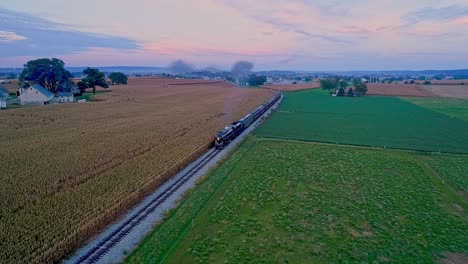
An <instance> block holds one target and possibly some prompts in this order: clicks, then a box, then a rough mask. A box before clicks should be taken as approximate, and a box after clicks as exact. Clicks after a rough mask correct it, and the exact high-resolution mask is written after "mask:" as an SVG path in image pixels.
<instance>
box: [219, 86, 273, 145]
mask: <svg viewBox="0 0 468 264" xmlns="http://www.w3.org/2000/svg"><path fill="white" fill-rule="evenodd" d="M280 98H281V93H280V92H277V93H276V94H275V95H274V96H273V97H272V98H271V99H270V100H268V101H267V102H265V103H264V104H262V105H261V106H259V107H257V109H255V110H254V111H253V112H251V113H249V114H247V115H246V116H244V117H243V118H242V119H240V120H239V121H236V122H234V123H232V124H230V125H229V126H227V127H225V128H224V129H223V130H221V131H220V132H219V133H218V134H216V136H215V147H216V149H222V148H224V147H225V146H226V145H228V144H229V143H230V142H231V141H232V140H234V139H235V138H236V137H237V136H238V135H240V134H241V133H242V132H243V131H244V130H245V129H247V128H248V127H249V126H250V125H251V124H252V123H253V122H254V121H255V120H257V119H258V118H259V117H261V116H262V115H263V114H264V113H265V112H266V111H267V110H268V109H270V107H271V106H272V105H274V104H275V103H276V102H278V100H279V99H280Z"/></svg>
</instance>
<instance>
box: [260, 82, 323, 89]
mask: <svg viewBox="0 0 468 264" xmlns="http://www.w3.org/2000/svg"><path fill="white" fill-rule="evenodd" d="M261 87H264V88H267V89H272V90H275V91H288V92H292V91H301V90H308V89H317V88H320V83H319V82H318V81H313V82H308V83H300V84H269V85H263V86H261Z"/></svg>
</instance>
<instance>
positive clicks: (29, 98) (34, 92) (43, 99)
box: [19, 84, 54, 105]
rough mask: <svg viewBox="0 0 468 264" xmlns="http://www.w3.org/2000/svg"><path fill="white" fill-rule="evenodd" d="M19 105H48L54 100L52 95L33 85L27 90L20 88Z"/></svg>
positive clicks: (44, 89)
mask: <svg viewBox="0 0 468 264" xmlns="http://www.w3.org/2000/svg"><path fill="white" fill-rule="evenodd" d="M19 92H20V95H19V99H20V103H21V105H27V104H39V105H44V104H48V103H50V102H51V101H52V99H54V94H53V93H51V92H50V91H49V90H47V89H46V88H44V87H42V86H40V85H38V84H35V85H33V86H31V87H28V88H20V90H19Z"/></svg>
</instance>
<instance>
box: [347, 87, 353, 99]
mask: <svg viewBox="0 0 468 264" xmlns="http://www.w3.org/2000/svg"><path fill="white" fill-rule="evenodd" d="M348 96H350V97H354V91H353V88H349V89H348Z"/></svg>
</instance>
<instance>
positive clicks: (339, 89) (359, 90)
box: [320, 77, 367, 96]
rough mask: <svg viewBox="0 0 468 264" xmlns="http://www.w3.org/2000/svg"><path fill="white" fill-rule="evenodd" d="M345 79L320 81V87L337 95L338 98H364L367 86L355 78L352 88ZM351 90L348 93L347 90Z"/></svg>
mask: <svg viewBox="0 0 468 264" xmlns="http://www.w3.org/2000/svg"><path fill="white" fill-rule="evenodd" d="M350 86H351V85H350V83H349V82H348V81H347V80H345V79H340V78H338V77H337V78H327V79H321V80H320V87H322V89H324V90H328V91H329V92H330V93H336V96H345V95H348V96H364V95H366V94H367V84H365V83H363V82H362V81H361V79H359V78H355V79H353V80H352V86H353V87H354V89H353V87H350ZM348 87H349V89H348V90H347V91H346V89H347V88H348Z"/></svg>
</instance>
